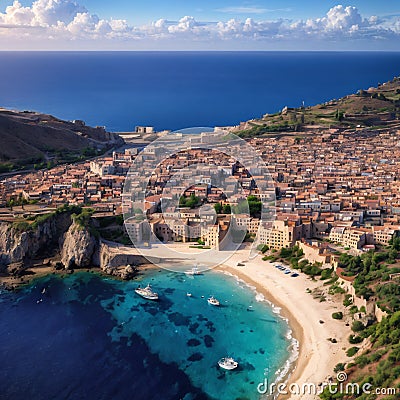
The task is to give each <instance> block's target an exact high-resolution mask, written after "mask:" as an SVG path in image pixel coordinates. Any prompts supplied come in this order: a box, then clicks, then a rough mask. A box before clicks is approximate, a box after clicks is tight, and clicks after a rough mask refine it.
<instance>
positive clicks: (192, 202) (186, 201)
mask: <svg viewBox="0 0 400 400" xmlns="http://www.w3.org/2000/svg"><path fill="white" fill-rule="evenodd" d="M199 203H200V198H199V197H197V196H195V195H194V194H193V193H192V194H191V195H190V196H189V197H185V196H181V197H180V198H179V207H188V208H195V207H197V206H198V205H199Z"/></svg>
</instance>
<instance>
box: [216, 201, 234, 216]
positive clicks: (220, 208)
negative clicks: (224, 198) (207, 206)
mask: <svg viewBox="0 0 400 400" xmlns="http://www.w3.org/2000/svg"><path fill="white" fill-rule="evenodd" d="M214 210H215V212H216V213H217V214H230V213H231V206H230V205H229V204H224V205H222V204H221V203H216V204H214Z"/></svg>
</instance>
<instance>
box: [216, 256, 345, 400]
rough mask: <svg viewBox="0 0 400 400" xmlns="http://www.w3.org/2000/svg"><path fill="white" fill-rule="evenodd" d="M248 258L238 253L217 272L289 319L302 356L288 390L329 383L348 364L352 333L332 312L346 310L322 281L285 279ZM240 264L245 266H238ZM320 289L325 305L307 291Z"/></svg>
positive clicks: (307, 399)
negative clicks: (339, 365) (249, 289)
mask: <svg viewBox="0 0 400 400" xmlns="http://www.w3.org/2000/svg"><path fill="white" fill-rule="evenodd" d="M247 257H248V250H246V249H242V250H239V251H237V252H236V254H235V255H233V256H232V257H231V258H230V259H229V260H228V261H227V262H226V263H225V265H224V266H221V267H218V269H219V270H220V271H224V272H227V273H230V274H232V275H235V276H237V277H238V278H239V279H242V280H243V281H245V282H246V283H248V284H250V285H251V286H255V287H256V289H257V291H258V292H259V293H262V294H263V295H264V296H265V298H266V299H267V300H269V301H270V302H271V303H273V304H274V305H275V306H277V307H280V308H281V312H280V314H281V315H282V316H283V317H284V318H287V319H288V322H289V325H290V327H291V329H292V331H293V337H294V338H295V339H297V340H298V342H299V356H298V358H297V360H296V362H295V364H294V366H293V368H292V371H291V372H290V373H289V374H290V375H289V376H288V382H287V383H288V387H289V385H290V384H295V383H296V384H298V385H299V386H300V387H301V386H302V385H303V384H305V383H313V384H315V385H319V384H320V383H322V382H326V383H327V382H328V380H329V377H332V376H334V375H335V374H334V373H333V368H334V367H335V365H336V364H337V363H339V362H344V361H347V360H349V358H348V357H347V356H346V354H345V350H346V348H348V347H349V343H348V337H349V335H350V334H351V333H352V332H351V329H350V327H348V326H346V325H345V323H344V322H343V321H337V320H334V319H333V318H332V313H333V312H336V311H341V310H343V309H344V307H343V305H341V304H339V303H337V302H335V301H333V300H332V299H331V296H329V295H328V294H327V291H328V288H327V287H326V286H325V287H324V286H323V282H322V281H319V280H316V281H313V280H311V279H310V278H309V277H307V276H306V275H304V274H302V273H300V274H299V276H298V277H291V276H290V275H285V274H284V273H283V272H282V271H280V270H278V269H276V268H275V267H274V266H273V265H272V264H271V263H269V262H266V261H263V260H262V259H261V256H260V255H258V256H257V257H256V258H254V259H252V260H248V259H247ZM238 263H242V264H244V266H238V265H237V264H238ZM318 288H321V289H322V290H324V292H325V295H326V301H324V302H320V300H319V299H314V297H313V296H312V294H310V293H308V291H307V289H309V290H311V291H312V290H314V289H318ZM320 321H323V323H321V322H320ZM329 338H335V339H336V340H337V343H332V342H331V341H330V340H328V339H329ZM288 392H290V391H289V389H288ZM317 398H318V397H317V396H314V395H311V394H310V393H308V392H307V393H306V394H290V393H288V394H287V395H284V394H282V395H280V396H279V399H304V400H311V399H317Z"/></svg>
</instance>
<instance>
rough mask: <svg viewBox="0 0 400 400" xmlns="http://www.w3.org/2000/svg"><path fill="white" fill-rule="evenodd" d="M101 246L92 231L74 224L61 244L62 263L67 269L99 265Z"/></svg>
mask: <svg viewBox="0 0 400 400" xmlns="http://www.w3.org/2000/svg"><path fill="white" fill-rule="evenodd" d="M98 252H99V246H98V239H96V238H95V237H94V236H93V235H92V234H91V233H90V230H88V229H84V228H82V227H81V226H79V225H78V224H77V223H75V222H73V223H72V224H71V226H70V227H69V229H68V231H67V232H66V233H65V235H64V239H63V241H62V244H61V263H62V264H63V266H64V267H65V268H84V267H91V266H98V265H99V262H98V260H99V257H98Z"/></svg>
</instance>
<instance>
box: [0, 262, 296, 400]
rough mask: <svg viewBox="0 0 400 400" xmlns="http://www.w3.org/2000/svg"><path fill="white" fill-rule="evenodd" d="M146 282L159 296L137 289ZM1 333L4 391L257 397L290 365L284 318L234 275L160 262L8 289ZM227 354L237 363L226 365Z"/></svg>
mask: <svg viewBox="0 0 400 400" xmlns="http://www.w3.org/2000/svg"><path fill="white" fill-rule="evenodd" d="M147 283H150V284H151V285H152V288H153V290H155V291H157V292H158V293H159V296H160V301H159V302H151V301H147V300H145V299H142V298H141V297H139V296H138V295H136V294H135V292H134V289H135V288H136V287H137V285H138V284H141V285H146V284H147ZM44 288H45V289H46V290H45V293H42V292H43V289H44ZM188 292H190V293H191V294H192V296H191V297H188V296H187V293H188ZM210 295H213V296H215V297H216V298H217V299H218V300H220V302H221V306H220V307H215V306H211V305H209V304H208V303H207V298H208V297H209V296H210ZM0 337H1V340H0V365H1V372H0V387H1V392H0V398H1V399H7V400H26V399H30V400H51V399H57V400H58V399H68V400H72V399H76V400H83V399H95V400H101V399H104V400H111V399H112V400H119V399H121V400H127V399H135V400H150V399H158V400H160V399H161V400H168V399H171V400H178V399H185V400H192V399H193V400H194V399H198V400H200V399H204V400H206V399H218V400H225V399H226V400H232V399H249V400H250V399H258V398H259V394H258V392H257V385H258V384H259V383H261V382H263V381H264V379H265V378H266V377H268V379H269V381H270V382H271V381H275V380H276V379H277V378H278V377H279V375H283V374H284V373H285V371H287V367H288V362H289V360H290V358H291V357H292V346H293V339H291V336H290V330H289V327H288V324H287V322H286V321H285V320H283V319H282V318H281V317H279V315H278V314H277V313H276V310H275V312H274V310H273V309H272V308H271V305H270V304H268V303H267V302H265V301H263V299H262V297H261V296H260V295H259V294H257V293H256V292H255V291H254V289H252V288H249V287H248V286H246V285H245V284H244V283H243V282H241V281H239V280H237V279H236V278H234V277H232V276H227V275H223V274H222V273H219V272H213V271H211V272H207V273H205V274H204V275H200V276H194V277H193V276H192V277H188V276H186V275H185V274H178V273H172V272H168V271H165V270H158V269H154V270H151V271H147V272H145V273H144V274H142V275H141V276H139V278H137V279H136V280H135V281H131V282H121V281H116V280H113V279H108V278H104V277H101V276H99V275H97V274H94V273H89V272H79V273H76V274H73V275H68V276H66V277H60V276H59V275H58V276H57V275H50V276H47V277H44V278H40V279H37V280H35V281H34V282H33V283H31V284H29V285H27V286H25V287H23V288H22V290H21V291H20V292H18V293H12V292H5V291H2V292H1V293H0ZM224 356H232V357H234V358H235V359H236V360H237V361H238V362H239V367H238V368H237V369H236V370H234V371H224V370H221V369H220V368H219V367H218V366H217V361H218V360H219V359H220V358H221V357H224Z"/></svg>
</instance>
